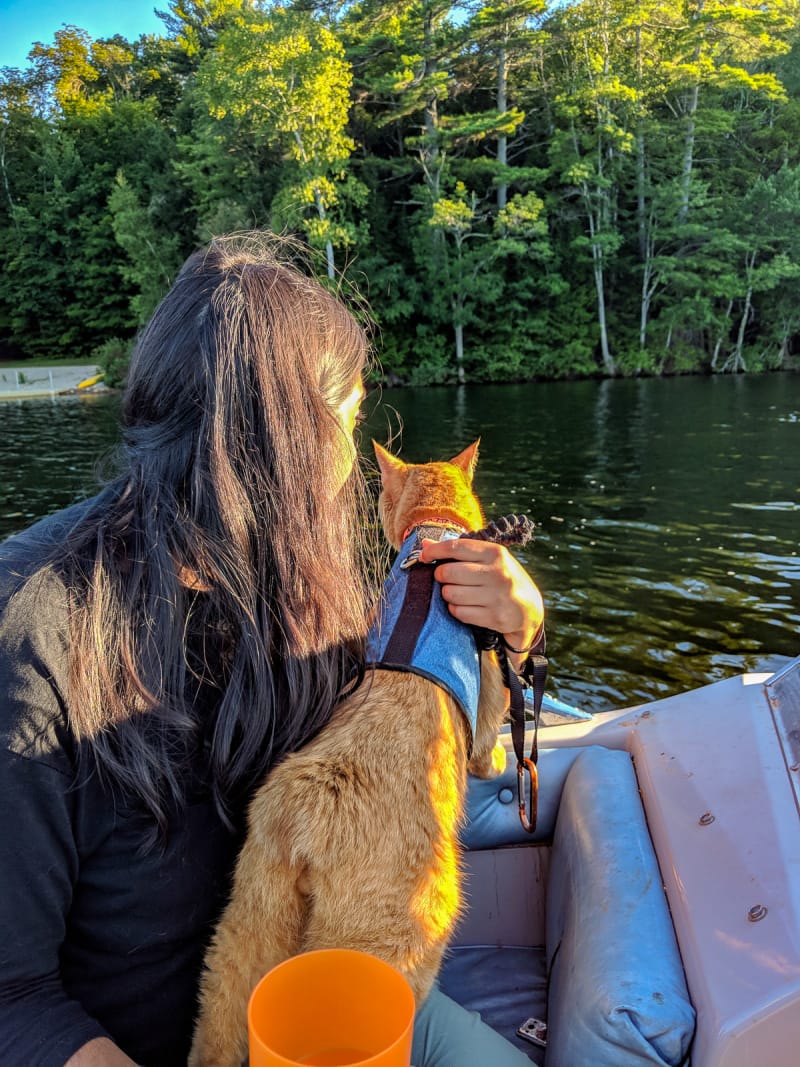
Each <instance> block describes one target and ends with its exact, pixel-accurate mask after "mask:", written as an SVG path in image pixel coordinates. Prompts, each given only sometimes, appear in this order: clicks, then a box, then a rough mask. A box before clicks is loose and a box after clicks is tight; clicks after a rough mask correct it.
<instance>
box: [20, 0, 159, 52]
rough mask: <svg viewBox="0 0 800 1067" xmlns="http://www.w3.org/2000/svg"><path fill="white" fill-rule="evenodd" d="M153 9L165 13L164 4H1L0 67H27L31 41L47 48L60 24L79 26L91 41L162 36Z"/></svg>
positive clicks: (27, 0) (46, 0) (55, 0)
mask: <svg viewBox="0 0 800 1067" xmlns="http://www.w3.org/2000/svg"><path fill="white" fill-rule="evenodd" d="M155 7H158V8H159V9H160V10H162V11H166V10H167V0H0V67H25V66H27V55H28V52H29V51H30V49H31V46H32V45H33V43H34V41H42V42H43V43H44V44H50V42H51V41H52V40H53V35H54V34H55V32H56V30H59V29H61V26H62V24H63V23H67V24H68V25H70V24H71V25H73V26H79V27H80V28H81V29H82V30H86V31H87V33H88V34H89V35H90V36H91V37H92V38H93V39H94V40H96V39H97V38H98V37H112V36H113V35H114V34H115V33H121V34H122V36H123V37H127V39H128V40H136V38H137V37H138V36H139V35H140V34H142V33H162V32H163V30H164V24H163V23H162V22H161V21H160V20H159V19H157V18H156V16H155V14H154V13H153V9H154V8H155Z"/></svg>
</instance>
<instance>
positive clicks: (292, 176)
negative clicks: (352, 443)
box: [0, 0, 800, 385]
mask: <svg viewBox="0 0 800 1067" xmlns="http://www.w3.org/2000/svg"><path fill="white" fill-rule="evenodd" d="M799 15H800V0H769V2H768V3H764V2H755V0H560V2H553V0H464V2H461V3H452V2H449V0H355V2H347V0H282V2H279V0H169V2H168V3H167V4H166V7H165V10H164V11H163V12H162V11H159V17H160V19H161V21H162V22H163V32H162V33H160V34H158V35H143V36H141V37H139V39H138V40H135V41H128V40H126V39H124V38H123V37H121V36H115V37H112V38H110V39H103V40H92V39H91V38H90V37H89V35H88V34H87V33H86V32H85V31H84V30H82V29H81V28H80V27H77V26H71V25H67V26H64V27H63V28H62V29H61V30H59V31H58V32H57V33H56V34H55V37H54V39H53V40H52V41H51V42H37V43H34V44H33V45H32V47H31V51H30V53H29V55H28V64H27V66H26V67H25V68H24V69H16V68H9V67H5V68H3V69H2V76H1V77H0V117H1V120H2V122H1V125H0V183H1V187H0V265H1V267H2V270H1V272H0V358H4V359H17V360H19V359H30V360H37V359H49V358H53V357H63V356H69V358H71V359H72V360H73V361H75V362H80V361H83V360H93V361H98V362H100V363H101V364H102V365H103V366H105V367H106V368H107V370H108V376H109V378H108V380H109V381H112V382H113V381H114V380H115V378H118V377H119V375H120V374H121V373H122V369H121V368H123V367H124V363H125V360H126V358H127V354H128V351H129V348H130V344H131V341H132V339H133V338H134V337H135V334H136V331H137V329H138V328H139V327H140V326H141V325H142V323H143V322H145V321H146V319H147V318H148V316H149V315H150V313H151V312H152V310H153V308H154V307H155V305H156V304H157V302H158V300H159V299H160V297H161V295H162V294H163V293H164V292H165V290H166V288H167V287H168V286H169V285H170V283H171V281H172V279H173V278H174V277H175V274H176V272H177V270H178V269H179V268H180V265H181V263H182V261H183V259H184V258H185V257H186V255H187V254H188V253H189V252H190V251H191V250H192V249H193V248H194V247H196V246H197V245H198V244H199V243H201V242H205V241H207V240H208V239H209V238H210V237H212V236H213V235H215V234H220V233H227V232H231V231H236V230H242V229H251V228H254V227H266V228H269V229H272V230H274V231H276V232H278V233H288V234H291V235H294V236H295V237H297V238H300V239H301V240H302V241H303V242H305V243H306V244H307V245H308V246H309V247H310V249H311V250H313V264H314V268H313V269H315V270H316V271H317V272H318V273H319V275H320V277H321V278H322V279H323V280H324V281H325V283H326V284H330V285H331V286H333V287H335V288H336V289H337V290H339V291H341V292H342V293H343V295H344V296H345V297H346V298H348V299H352V300H353V304H354V307H356V309H357V310H358V313H359V314H364V315H365V316H368V317H369V319H370V321H371V322H372V323H373V326H374V335H373V336H374V345H375V349H376V353H377V356H378V359H379V361H380V362H379V366H380V372H378V371H376V374H377V373H380V374H381V375H382V376H383V378H384V380H385V381H387V382H389V383H397V384H400V383H407V384H414V385H426V384H436V383H450V382H469V381H471V382H489V381H525V380H532V379H536V378H551V379H552V378H576V377H588V376H594V375H601V376H608V377H611V376H617V375H636V374H644V375H666V374H683V373H730V372H741V371H761V370H768V369H797V368H798V367H800V300H798V298H797V294H798V291H799V290H800V240H799V239H798V238H800V33H799V32H798V28H799V27H800V20H799V18H798V16H799ZM367 309H368V310H367Z"/></svg>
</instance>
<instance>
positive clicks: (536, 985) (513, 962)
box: [441, 746, 694, 1067]
mask: <svg viewBox="0 0 800 1067" xmlns="http://www.w3.org/2000/svg"><path fill="white" fill-rule="evenodd" d="M539 777H540V822H539V825H538V827H537V833H536V835H535V841H534V843H535V842H536V840H538V843H539V845H540V848H539V851H543V852H544V851H547V852H549V873H548V875H547V888H546V907H545V909H544V910H545V916H544V926H543V931H544V937H543V938H541V937H539V940H541V942H542V943H541V944H540V945H539V946H536V945H535V944H528V943H526V932H525V931H519V930H518V931H517V933H519V934H520V936H519V939H518V943H517V944H514V943H513V940H512V937H511V936H509V929H508V927H509V921H510V922H511V924H512V928H513V915H512V917H511V919H510V920H509V918H508V916H507V917H506V919H505V920H504V922H505V925H506V930H505V932H504V933H503V936H502V937H501V938H500V939H499V940H498V939H495V940H494V942H492V941H491V940H489V939H484V940H483V943H481V944H474V945H471V946H470V945H468V944H465V943H464V939H463V936H462V937H461V938H460V939H459V941H458V944H457V946H456V947H455V948H454V949H453V950H451V952H450V954H449V957H448V959H447V961H446V963H445V966H444V968H443V970H442V975H441V985H442V989H443V990H444V992H446V993H447V994H448V995H449V996H451V997H453V999H455V1000H457V1001H459V1003H461V1004H463V1005H464V1006H465V1007H467V1008H470V1009H472V1010H476V1011H479V1012H480V1013H481V1015H482V1017H483V1018H484V1019H485V1021H486V1022H488V1023H489V1025H491V1026H494V1027H495V1029H497V1030H498V1031H499V1032H501V1033H503V1034H504V1035H505V1036H507V1037H509V1038H510V1039H513V1040H514V1043H515V1044H517V1046H518V1047H521V1048H525V1049H526V1051H528V1050H530V1051H529V1056H530V1058H531V1059H532V1060H534V1061H535V1062H537V1063H540V1064H541V1063H545V1064H546V1067H589V1065H591V1067H645V1065H648V1067H649V1065H654V1067H679V1065H680V1064H685V1063H687V1062H688V1052H689V1047H690V1044H691V1039H692V1035H693V1032H694V1010H693V1008H692V1005H691V1003H690V1001H689V996H688V992H687V988H686V981H685V977H684V973H683V967H682V964H681V959H680V955H679V952H678V947H677V943H676V940H675V934H674V931H673V927H672V921H671V918H670V914H669V909H668V906H667V902H666V897H665V895H664V891H663V887H662V884H661V875H660V872H659V869H658V862H657V860H656V856H655V853H654V851H653V847H652V844H651V842H650V836H649V834H648V831H647V825H646V822H645V818H644V812H643V810H642V805H641V801H640V798H639V792H638V787H637V782H636V775H635V773H634V769H633V764H632V762H631V758H630V756H629V755H628V753H627V752H621V751H615V750H612V749H607V748H602V747H600V746H589V747H586V748H578V749H563V748H562V749H550V750H543V751H542V753H541V755H540V759H539ZM509 792H510V793H511V794H512V799H513V802H509V796H508V794H509ZM468 808H469V811H470V816H471V819H472V820H476V821H474V822H471V824H470V825H469V827H468V829H467V831H466V833H465V840H466V843H467V845H468V847H470V848H475V847H476V845H477V847H478V848H479V849H487V848H489V847H490V843H491V842H492V841H493V840H494V842H495V843H500V844H501V845H505V846H514V845H519V844H521V843H523V842H524V841H525V840H526V839H527V840H528V841H529V842H530V838H528V835H526V834H525V832H524V831H522V830H521V828H520V827H519V825H518V821H517V824H516V825H515V824H514V820H516V819H517V815H516V768H515V764H514V760H513V758H511V759H510V760H509V767H508V768H507V770H506V772H505V774H504V775H503V776H502V777H501V778H500V779H495V780H494V781H492V782H484V781H480V782H479V781H477V780H476V781H472V782H471V783H470V797H469V803H468ZM512 816H513V818H512ZM548 835H549V836H550V837H551V840H552V849H543V848H541V845H542V842H546V841H547V837H548ZM503 851H509V852H511V851H513V852H515V853H516V854H517V858H516V864H517V867H516V868H515V869H516V870H517V871H518V869H519V857H520V856H521V857H522V859H523V861H524V860H525V858H526V856H527V857H532V856H533V853H534V852H536V851H537V849H536V848H534V849H530V848H528V849H519V848H513V847H512V848H506V849H501V852H503ZM477 858H478V855H477V854H476V856H475V857H474V859H477ZM468 866H469V860H468ZM496 866H498V869H500V868H499V865H496ZM528 866H533V859H532V858H531V859H530V862H529V863H528ZM539 866H540V869H544V868H542V866H541V864H540V865H539ZM511 882H512V883H514V882H517V883H519V879H518V878H512V879H511ZM525 892H526V890H525V887H524V886H523V885H521V884H516V885H514V884H511V885H510V886H508V887H503V886H499V885H498V886H494V887H490V886H485V885H482V884H481V885H477V884H476V885H473V886H472V888H470V887H469V885H468V896H471V897H473V899H474V900H475V902H476V904H477V900H478V898H479V897H480V896H483V897H484V899H491V898H492V897H493V896H494V898H495V899H497V900H498V901H500V902H502V903H503V904H504V909H503V910H505V911H509V910H510V911H512V912H513V911H514V910H515V908H517V909H518V914H521V915H524V914H525V911H524V907H521V905H520V904H519V898H520V896H521V895H524V894H525ZM487 895H488V896H487ZM520 908H521V910H519V909H520ZM475 910H476V911H478V910H479V909H478V907H476V908H475ZM480 910H484V911H485V910H486V909H485V908H482V909H480ZM496 910H498V911H499V910H500V909H499V908H498V909H496ZM469 924H470V920H469V917H468V918H467V920H466V923H465V926H466V927H467V928H469ZM541 933H542V931H541V930H540V931H537V934H541ZM534 940H536V938H534ZM545 991H546V1001H545ZM528 1016H534V1017H538V1018H544V1017H546V1018H547V1022H548V1031H549V1032H548V1046H547V1052H546V1055H545V1056H544V1057H543V1056H542V1053H541V1051H540V1050H539V1051H537V1050H536V1049H535V1047H534V1046H531V1045H526V1044H525V1043H524V1042H523V1041H522V1040H521V1039H520V1038H517V1037H516V1035H515V1031H516V1028H517V1027H518V1026H519V1025H520V1023H521V1022H522V1021H523V1020H524V1019H525V1018H527V1017H528Z"/></svg>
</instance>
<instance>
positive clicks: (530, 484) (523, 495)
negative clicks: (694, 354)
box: [0, 374, 800, 711]
mask: <svg viewBox="0 0 800 1067" xmlns="http://www.w3.org/2000/svg"><path fill="white" fill-rule="evenodd" d="M117 403H118V402H117V399H116V398H115V397H97V398H92V399H91V400H90V399H89V398H84V399H79V400H70V399H65V400H56V401H50V400H36V401H34V400H29V401H13V402H7V403H4V404H2V406H0V419H2V428H3V433H2V441H0V536H3V535H5V534H8V533H11V532H13V531H15V530H19V529H21V528H23V527H24V526H26V525H27V524H28V523H29V522H31V521H32V520H33V519H34V518H36V517H38V516H39V515H42V514H45V513H47V512H49V511H52V510H55V509H56V508H58V507H63V506H64V505H66V504H68V503H72V502H73V501H74V500H76V499H78V498H79V497H80V496H81V495H83V493H84V492H85V491H86V490H88V489H91V486H92V484H93V468H94V466H95V463H96V459H97V457H98V456H100V455H101V454H102V453H103V452H105V451H106V450H108V449H109V448H110V447H111V446H112V445H113V444H114V442H115V441H116V428H115V427H116V423H115V420H116V411H117ZM367 408H368V411H369V412H370V414H369V419H368V422H367V424H366V425H365V427H364V432H363V438H364V441H365V443H366V444H367V445H368V442H369V438H370V436H376V437H378V439H379V440H381V441H382V442H383V443H385V442H386V439H387V433H388V432H390V431H397V429H398V426H399V425H400V424H401V423H402V426H403V430H402V434H401V438H400V441H399V442H398V443H397V444H396V445H395V446H393V447H394V448H395V450H398V449H400V448H401V449H402V454H403V455H404V456H405V457H406V458H407V459H410V460H412V461H413V460H415V461H423V460H427V459H430V458H445V457H448V456H450V455H453V454H455V453H456V452H458V451H460V450H461V449H462V448H463V447H464V446H465V445H467V444H469V442H470V441H472V440H473V439H474V438H476V437H478V436H480V437H481V459H480V462H479V465H478V473H477V475H476V485H477V488H478V491H479V493H480V495H481V497H482V499H483V501H484V504H485V510H486V513H487V517H488V518H492V517H496V516H498V515H503V514H507V513H509V512H517V513H521V512H524V513H526V514H529V515H530V516H531V517H532V518H533V519H535V521H536V523H537V529H536V540H535V542H534V543H533V544H532V545H531V546H529V547H528V548H527V549H526V550H525V557H524V559H525V563H526V566H527V567H528V569H529V570H530V572H531V573H532V574H533V575H534V577H535V578H536V580H537V581H538V583H539V585H540V587H541V588H542V591H543V593H544V595H545V600H546V604H547V608H548V634H549V646H548V652H549V655H550V662H551V684H550V688H551V690H552V692H553V693H554V694H555V695H557V696H559V697H560V698H561V699H563V700H567V701H569V702H572V703H577V704H579V705H581V706H582V707H584V708H586V709H587V710H591V711H598V710H602V709H604V708H608V707H613V706H620V705H626V704H631V703H638V702H640V701H643V700H650V699H655V698H658V697H661V696H666V695H669V694H671V693H675V692H679V691H681V690H684V689H689V688H694V687H696V686H698V685H702V684H705V683H707V682H710V681H714V680H717V679H719V678H722V677H726V676H728V675H731V674H737V673H740V672H741V671H743V670H750V669H755V668H756V667H758V666H759V665H760V664H761V663H762V662H763V661H764V660H765V658H766V657H769V656H771V655H781V656H793V655H797V654H798V653H800V557H799V556H798V534H797V531H798V519H799V518H800V496H798V487H800V376H792V375H786V374H780V375H766V376H761V377H753V378H751V377H737V378H720V379H714V378H676V379H666V380H633V381H610V382H564V383H546V384H530V385H511V386H508V385H506V386H499V385H498V386H475V387H469V386H468V387H465V388H461V389H456V388H453V389H425V390H396V391H395V390H392V391H386V392H385V393H384V394H383V396H382V397H380V398H378V397H375V396H373V397H371V398H370V399H369V401H368V402H367Z"/></svg>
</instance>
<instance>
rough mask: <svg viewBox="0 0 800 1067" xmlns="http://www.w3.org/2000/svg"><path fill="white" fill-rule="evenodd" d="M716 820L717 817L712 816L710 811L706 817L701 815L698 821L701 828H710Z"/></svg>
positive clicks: (706, 813)
mask: <svg viewBox="0 0 800 1067" xmlns="http://www.w3.org/2000/svg"><path fill="white" fill-rule="evenodd" d="M714 819H716V815H712V814H711V812H710V811H707V812H705V814H704V815H701V816H700V818H699V819H698V820H697V821H698V822H699V823H700V825H701V826H710V825H711V824H712V822H713V821H714Z"/></svg>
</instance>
